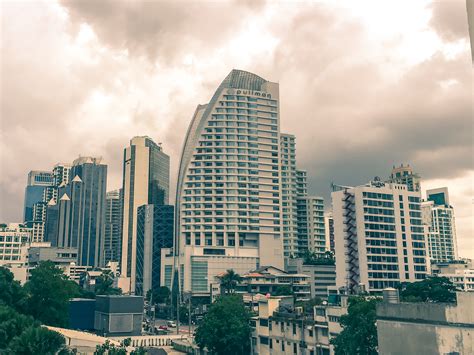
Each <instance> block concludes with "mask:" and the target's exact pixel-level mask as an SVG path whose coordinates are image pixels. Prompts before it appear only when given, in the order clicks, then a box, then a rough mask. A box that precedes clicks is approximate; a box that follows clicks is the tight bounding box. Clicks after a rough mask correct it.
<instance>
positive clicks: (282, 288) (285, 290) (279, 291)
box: [272, 285, 293, 296]
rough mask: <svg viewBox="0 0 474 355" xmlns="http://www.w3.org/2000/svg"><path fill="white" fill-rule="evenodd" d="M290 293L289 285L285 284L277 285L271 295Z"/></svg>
mask: <svg viewBox="0 0 474 355" xmlns="http://www.w3.org/2000/svg"><path fill="white" fill-rule="evenodd" d="M292 295H293V290H292V289H291V286H287V285H280V286H277V287H275V289H274V291H273V292H272V296H292Z"/></svg>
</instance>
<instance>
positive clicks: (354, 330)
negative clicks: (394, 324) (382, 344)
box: [331, 297, 378, 355]
mask: <svg viewBox="0 0 474 355" xmlns="http://www.w3.org/2000/svg"><path fill="white" fill-rule="evenodd" d="M377 302H378V300H375V299H371V300H367V299H365V298H363V297H354V298H351V299H349V308H348V314H346V315H343V316H341V319H340V324H341V326H342V328H343V330H342V332H341V333H340V334H339V335H338V336H337V337H336V338H334V339H332V340H331V344H333V345H334V350H335V353H336V355H345V354H358V355H375V354H378V352H377V346H378V342H377V327H376V312H375V305H376V303H377Z"/></svg>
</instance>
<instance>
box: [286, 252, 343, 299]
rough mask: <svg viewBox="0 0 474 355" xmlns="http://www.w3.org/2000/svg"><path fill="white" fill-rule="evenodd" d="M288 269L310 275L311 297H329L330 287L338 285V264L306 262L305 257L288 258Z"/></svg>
mask: <svg viewBox="0 0 474 355" xmlns="http://www.w3.org/2000/svg"><path fill="white" fill-rule="evenodd" d="M287 271H288V272H289V273H290V274H303V275H307V276H309V284H310V287H311V298H314V297H320V298H327V295H328V287H333V286H336V265H335V264H333V265H331V264H314V265H310V264H305V262H304V259H303V258H296V259H288V267H287Z"/></svg>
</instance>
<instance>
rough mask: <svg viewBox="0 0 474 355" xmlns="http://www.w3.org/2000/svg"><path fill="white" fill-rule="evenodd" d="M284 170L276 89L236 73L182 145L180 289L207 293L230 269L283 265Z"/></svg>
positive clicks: (201, 109) (200, 112) (202, 110)
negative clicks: (282, 185)
mask: <svg viewBox="0 0 474 355" xmlns="http://www.w3.org/2000/svg"><path fill="white" fill-rule="evenodd" d="M280 170H281V160H280V135H279V87H278V84H277V83H272V82H269V81H267V80H265V79H263V78H261V77H259V76H257V75H255V74H252V73H248V72H245V71H241V70H232V71H231V72H230V74H229V75H228V76H227V77H226V78H225V79H224V81H223V82H222V83H221V84H220V86H219V87H218V88H217V90H216V92H215V93H214V95H213V96H212V98H211V100H210V102H209V103H208V104H206V105H199V106H198V107H197V109H196V111H195V113H194V116H193V119H192V121H191V124H190V126H189V129H188V132H187V134H186V138H185V142H184V146H183V151H182V155H181V161H180V167H179V174H178V185H177V191H176V203H177V206H176V233H175V234H176V240H175V247H174V248H175V254H176V256H177V257H179V258H176V264H175V271H176V270H177V269H178V264H179V271H180V276H181V277H180V278H181V279H182V284H181V290H184V291H192V292H193V294H194V295H196V294H209V292H210V289H209V285H210V283H211V282H213V280H214V279H215V276H216V275H218V274H220V273H222V272H225V270H227V269H234V270H235V271H236V272H237V273H245V272H248V271H249V270H252V269H256V268H257V267H258V266H260V265H273V266H276V267H279V268H282V267H283V251H282V247H283V243H282V229H281V183H280ZM183 273H184V275H183ZM173 279H174V280H177V278H176V275H175V277H173Z"/></svg>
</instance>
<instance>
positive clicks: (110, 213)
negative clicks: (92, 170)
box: [104, 189, 123, 265]
mask: <svg viewBox="0 0 474 355" xmlns="http://www.w3.org/2000/svg"><path fill="white" fill-rule="evenodd" d="M122 200H123V198H122V189H118V190H113V191H109V192H107V194H106V197H105V201H106V202H105V205H106V207H105V236H104V264H105V265H107V263H108V262H109V261H120V252H121V246H122V224H123V221H122Z"/></svg>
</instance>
